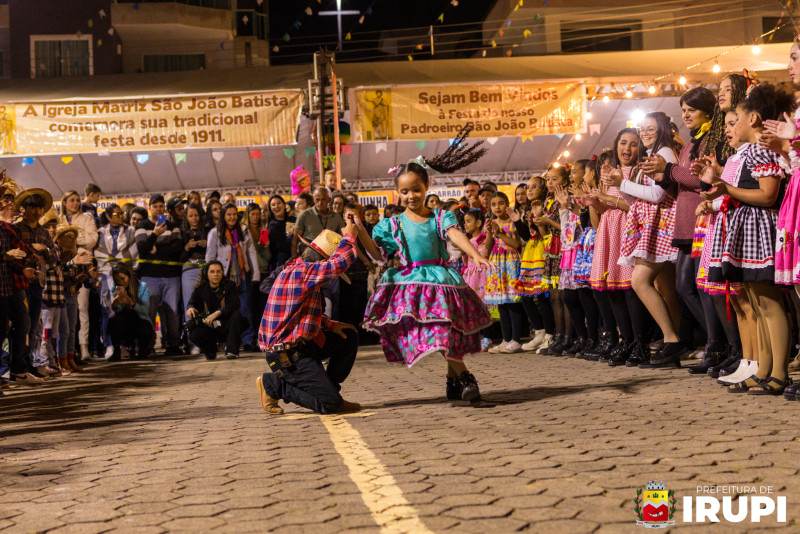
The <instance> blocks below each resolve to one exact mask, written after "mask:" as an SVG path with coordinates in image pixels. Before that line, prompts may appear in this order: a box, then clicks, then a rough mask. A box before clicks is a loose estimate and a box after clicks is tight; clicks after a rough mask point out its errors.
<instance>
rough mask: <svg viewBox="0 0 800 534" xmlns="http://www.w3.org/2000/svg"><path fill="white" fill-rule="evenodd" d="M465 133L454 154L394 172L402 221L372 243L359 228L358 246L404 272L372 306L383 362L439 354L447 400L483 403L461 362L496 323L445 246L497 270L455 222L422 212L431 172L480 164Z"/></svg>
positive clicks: (389, 277) (380, 230) (380, 288)
mask: <svg viewBox="0 0 800 534" xmlns="http://www.w3.org/2000/svg"><path fill="white" fill-rule="evenodd" d="M468 131H469V129H468V128H466V129H465V130H463V131H462V132H461V134H460V135H459V137H458V139H457V140H456V141H455V142H454V143H453V144H452V145H451V146H450V148H449V149H448V150H447V152H445V153H444V154H442V155H441V156H437V157H436V158H434V159H432V160H430V161H425V160H424V159H423V158H422V157H418V158H416V159H415V160H411V161H409V162H408V163H407V164H403V165H400V166H399V167H397V168H396V170H395V169H393V170H394V171H395V172H394V175H395V183H396V184H397V191H398V193H399V194H400V197H401V198H402V199H403V200H404V201H406V202H407V209H406V211H405V212H403V213H402V214H401V215H398V216H397V217H392V218H391V219H384V220H382V221H380V222H379V223H378V224H377V225H376V226H375V228H374V229H373V231H372V237H371V238H370V236H369V235H368V234H367V232H366V230H363V231H362V228H361V227H359V239H360V240H361V242H362V243H363V244H364V247H365V248H366V250H367V252H369V254H370V255H371V256H372V257H373V258H375V259H380V258H382V259H384V260H385V259H386V257H387V255H388V254H391V253H394V252H396V253H397V254H398V256H399V257H400V262H401V265H400V267H393V268H390V269H388V270H387V271H386V272H385V273H384V274H383V276H382V277H381V280H380V282H378V285H377V287H376V288H375V293H374V295H373V296H372V298H371V299H370V302H369V305H368V306H367V310H366V313H365V317H364V323H363V328H365V329H367V330H371V331H374V332H377V333H379V334H380V336H381V345H382V347H383V351H384V354H385V355H386V359H387V360H388V361H390V362H399V361H404V362H405V363H406V365H408V366H409V367H411V366H412V365H413V364H414V363H416V362H417V361H419V360H420V359H421V358H422V357H424V356H427V355H428V354H433V353H436V352H439V353H442V354H443V355H444V357H445V358H446V360H447V398H448V399H451V400H467V401H471V402H475V401H478V400H479V399H480V391H479V390H478V383H477V381H476V380H475V377H474V376H473V375H472V373H470V372H469V371H468V370H467V368H466V366H465V365H464V361H463V359H464V355H465V354H472V353H477V352H481V335H480V332H481V330H482V329H484V328H486V327H487V326H489V325H490V324H491V322H492V321H491V318H490V316H489V312H488V311H487V309H486V306H484V304H483V302H482V301H481V299H480V297H479V296H478V294H477V293H475V291H474V290H473V289H472V288H470V287H469V286H468V285H467V284H466V283H465V282H464V279H463V278H462V277H461V275H460V274H459V273H458V272H456V271H455V270H453V269H452V268H449V267H448V266H447V260H448V253H447V246H446V245H447V241H448V240H449V241H452V243H453V244H455V245H456V246H457V247H458V248H459V249H461V250H462V251H463V252H464V253H465V254H467V255H468V256H469V257H470V258H471V260H472V261H473V262H474V263H475V264H476V265H477V266H479V267H481V268H484V269H485V268H490V267H491V266H492V264H491V263H490V262H489V260H487V259H486V258H485V257H483V256H482V255H481V254H480V253H479V252H478V251H477V250H476V249H475V247H474V246H473V245H472V243H470V240H469V238H468V237H467V236H466V235H465V234H464V233H463V232H461V231H460V230H459V229H458V227H457V221H456V218H455V215H453V213H452V212H447V211H443V210H439V209H436V210H430V209H428V208H427V207H426V206H425V197H426V195H427V191H428V187H429V185H430V180H429V177H428V172H429V171H433V172H453V171H455V170H457V169H459V168H461V167H465V166H466V165H469V164H470V163H472V162H474V161H476V160H477V159H478V158H480V157H481V156H482V155H483V153H484V152H485V149H481V150H478V144H475V145H471V146H467V145H464V144H463V143H462V141H463V139H464V138H465V137H466V135H467V133H468Z"/></svg>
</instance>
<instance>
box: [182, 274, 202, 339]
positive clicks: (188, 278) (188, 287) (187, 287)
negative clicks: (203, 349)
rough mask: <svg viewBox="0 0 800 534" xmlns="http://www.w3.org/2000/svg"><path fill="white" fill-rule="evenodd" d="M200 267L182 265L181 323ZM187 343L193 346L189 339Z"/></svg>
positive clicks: (198, 275)
mask: <svg viewBox="0 0 800 534" xmlns="http://www.w3.org/2000/svg"><path fill="white" fill-rule="evenodd" d="M201 270H202V269H197V268H194V267H184V268H183V272H182V273H181V296H182V297H183V309H182V310H181V312H182V313H181V317H180V318H181V323H183V321H184V317H185V314H186V310H188V309H189V299H190V298H192V292H193V291H194V284H195V283H196V282H197V279H198V278H200V271H201ZM189 345H190V346H192V347H194V343H192V342H191V341H190V342H189Z"/></svg>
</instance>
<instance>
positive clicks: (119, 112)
mask: <svg viewBox="0 0 800 534" xmlns="http://www.w3.org/2000/svg"><path fill="white" fill-rule="evenodd" d="M302 105H303V93H302V92H301V91H263V92H258V93H236V94H227V93H226V94H205V95H189V96H169V97H153V98H123V99H97V100H72V101H59V102H13V103H6V104H3V105H0V154H2V155H10V154H17V155H28V154H31V155H33V154H75V153H82V152H99V151H138V150H152V149H176V148H214V147H226V146H263V145H290V144H294V143H295V142H296V141H295V137H296V132H297V126H298V123H299V120H300V112H301V109H302Z"/></svg>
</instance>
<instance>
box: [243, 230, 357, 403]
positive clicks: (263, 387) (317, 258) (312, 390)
mask: <svg viewBox="0 0 800 534" xmlns="http://www.w3.org/2000/svg"><path fill="white" fill-rule="evenodd" d="M343 233H344V236H341V235H339V234H337V233H336V232H333V231H331V230H323V231H322V232H321V233H320V234H319V235H318V236H317V237H316V239H314V241H313V242H311V243H307V245H308V247H307V248H306V249H305V250H304V251H303V254H302V256H301V257H298V258H295V259H294V261H290V262H288V263H287V264H286V266H285V267H284V269H283V271H281V273H280V274H279V275H278V276H277V278H276V279H275V283H274V284H273V286H272V289H271V291H270V294H269V299H268V300H267V307H266V309H265V310H264V316H263V318H262V319H261V326H260V328H259V329H258V343H259V346H260V347H261V349H262V350H265V351H266V352H267V363H268V364H269V367H270V370H271V371H272V373H264V374H263V375H262V376H260V377H258V379H257V380H256V384H257V386H258V392H259V395H260V397H261V407H262V408H263V409H264V411H265V412H266V413H268V414H271V415H278V414H282V413H283V408H281V407H280V406H279V405H278V400H279V399H283V401H284V402H293V403H295V404H299V405H300V406H303V407H305V408H308V409H310V410H314V411H315V412H317V413H321V414H329V413H343V412H352V411H358V410H360V409H361V406H359V405H358V404H356V403H353V402H348V401H346V400H344V399H343V398H342V396H341V395H340V394H339V390H340V389H341V384H342V382H344V381H345V379H346V378H347V376H348V375H349V374H350V370H351V369H352V368H353V363H354V362H355V358H356V352H358V333H357V331H356V329H355V327H354V326H352V325H349V324H344V323H339V322H336V321H332V320H331V319H329V318H328V317H326V316H325V315H323V307H324V303H323V297H322V288H323V287H324V286H325V285H327V284H329V283H331V281H333V280H334V279H336V278H338V277H339V276H341V275H342V274H343V273H344V272H345V271H346V270H347V268H348V267H349V266H350V264H351V263H353V261H354V260H355V258H356V244H355V240H356V236H357V235H358V229H357V226H356V224H355V217H354V216H352V215H351V216H350V217H349V218H348V221H347V225H346V226H345V227H344V230H343ZM325 359H329V362H328V367H327V369H326V368H324V367H323V366H322V361H323V360H325Z"/></svg>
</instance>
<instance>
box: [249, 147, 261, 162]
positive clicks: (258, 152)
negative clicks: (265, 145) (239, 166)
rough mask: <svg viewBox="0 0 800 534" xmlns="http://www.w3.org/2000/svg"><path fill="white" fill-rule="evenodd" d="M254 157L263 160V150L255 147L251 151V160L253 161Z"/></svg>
mask: <svg viewBox="0 0 800 534" xmlns="http://www.w3.org/2000/svg"><path fill="white" fill-rule="evenodd" d="M254 159H257V160H258V161H261V150H259V149H253V150H251V151H250V161H253V160H254Z"/></svg>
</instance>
